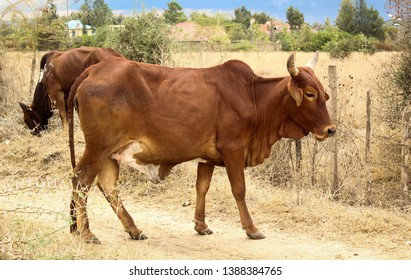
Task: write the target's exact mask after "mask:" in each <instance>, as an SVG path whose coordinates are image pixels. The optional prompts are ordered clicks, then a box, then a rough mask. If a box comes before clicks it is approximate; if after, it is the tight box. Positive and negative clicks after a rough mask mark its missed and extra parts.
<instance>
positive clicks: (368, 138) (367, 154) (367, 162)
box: [365, 91, 372, 199]
mask: <svg viewBox="0 0 411 280" xmlns="http://www.w3.org/2000/svg"><path fill="white" fill-rule="evenodd" d="M366 107H367V122H366V126H365V129H366V130H365V169H366V172H367V183H366V189H365V192H366V196H367V199H369V194H370V192H371V180H372V178H371V163H370V161H371V160H370V151H371V91H367V105H366Z"/></svg>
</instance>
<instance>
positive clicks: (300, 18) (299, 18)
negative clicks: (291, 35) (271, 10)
mask: <svg viewBox="0 0 411 280" xmlns="http://www.w3.org/2000/svg"><path fill="white" fill-rule="evenodd" d="M286 17H287V22H288V24H289V25H290V26H291V29H292V30H298V29H301V26H302V25H303V24H304V15H303V14H302V13H300V11H299V10H298V9H297V8H294V7H289V8H288V9H287V12H286Z"/></svg>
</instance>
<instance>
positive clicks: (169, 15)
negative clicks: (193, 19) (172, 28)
mask: <svg viewBox="0 0 411 280" xmlns="http://www.w3.org/2000/svg"><path fill="white" fill-rule="evenodd" d="M167 6H168V9H166V10H164V18H165V20H166V22H167V23H169V24H177V23H179V22H184V21H187V19H188V18H187V17H186V15H185V14H184V12H183V7H181V6H180V4H178V2H177V1H172V2H170V3H168V4H167Z"/></svg>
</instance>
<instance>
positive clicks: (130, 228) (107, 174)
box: [97, 159, 147, 240]
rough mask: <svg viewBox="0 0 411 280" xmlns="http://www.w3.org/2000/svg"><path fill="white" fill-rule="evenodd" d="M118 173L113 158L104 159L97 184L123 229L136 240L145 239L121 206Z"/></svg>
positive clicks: (117, 167)
mask: <svg viewBox="0 0 411 280" xmlns="http://www.w3.org/2000/svg"><path fill="white" fill-rule="evenodd" d="M118 175H119V166H118V163H117V162H116V161H115V160H113V159H106V161H105V162H104V164H103V166H102V168H101V171H100V173H99V175H98V179H97V185H98V187H99V188H100V190H101V191H102V192H103V194H104V196H105V197H106V199H107V201H108V202H109V203H110V206H111V208H112V209H113V210H114V212H115V213H116V215H117V217H118V218H119V219H120V221H121V223H122V224H123V226H124V230H125V231H126V232H127V233H128V234H129V235H130V237H131V238H132V239H136V240H144V239H147V236H146V235H144V233H143V232H142V231H141V230H139V229H138V228H137V227H136V225H135V224H134V221H133V218H132V217H131V216H130V214H129V213H128V212H127V210H126V209H125V208H124V206H123V203H122V201H121V199H120V197H119V191H118V188H117V179H118Z"/></svg>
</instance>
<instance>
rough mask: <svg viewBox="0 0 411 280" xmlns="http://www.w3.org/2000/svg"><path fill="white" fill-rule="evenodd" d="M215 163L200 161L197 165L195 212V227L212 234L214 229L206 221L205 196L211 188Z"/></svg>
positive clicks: (204, 232) (200, 232)
mask: <svg viewBox="0 0 411 280" xmlns="http://www.w3.org/2000/svg"><path fill="white" fill-rule="evenodd" d="M213 171H214V165H210V164H207V163H201V162H199V163H198V167H197V182H196V190H197V200H196V210H195V213H194V220H193V221H194V223H195V226H194V229H195V230H196V231H197V232H198V233H199V234H201V235H207V234H212V233H213V231H212V230H211V229H210V228H209V227H208V226H207V224H206V223H205V197H206V194H207V192H208V189H209V188H210V183H211V177H212V176H213Z"/></svg>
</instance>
